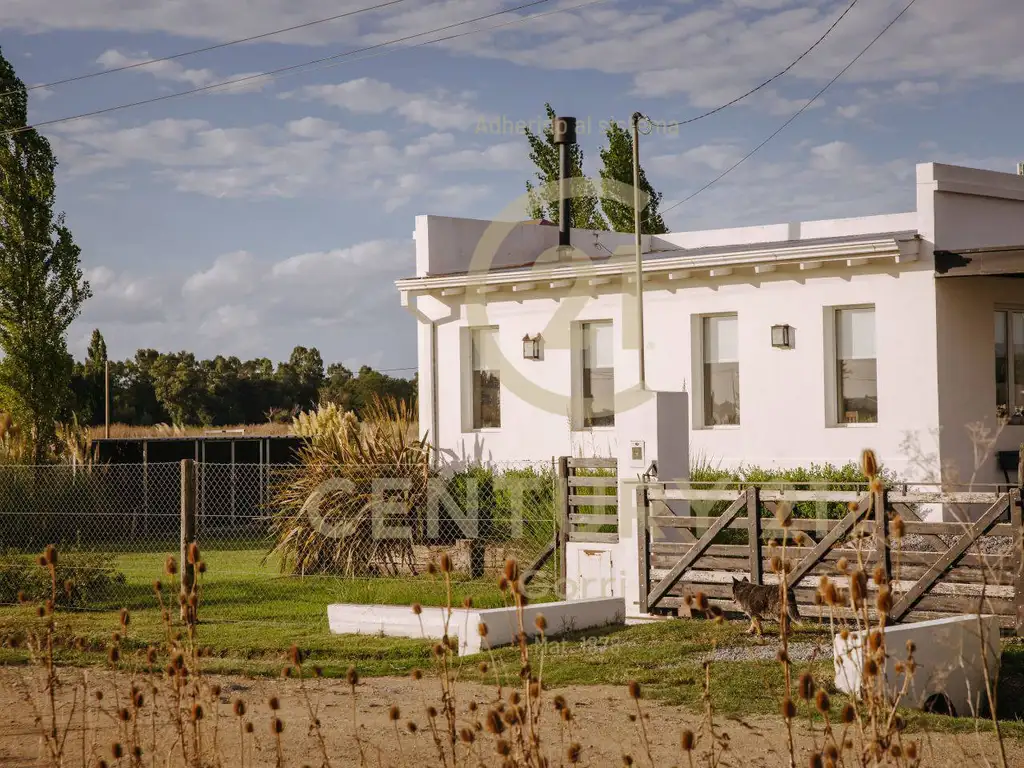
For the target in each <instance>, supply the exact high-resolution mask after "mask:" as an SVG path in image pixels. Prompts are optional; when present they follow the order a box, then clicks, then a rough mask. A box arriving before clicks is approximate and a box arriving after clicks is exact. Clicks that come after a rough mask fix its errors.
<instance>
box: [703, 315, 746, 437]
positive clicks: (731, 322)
mask: <svg viewBox="0 0 1024 768" xmlns="http://www.w3.org/2000/svg"><path fill="white" fill-rule="evenodd" d="M738 326H739V321H738V319H737V317H736V315H716V316H710V317H705V318H702V321H701V348H702V349H703V363H704V367H703V371H702V375H703V379H704V382H703V384H704V426H705V427H719V426H723V425H732V426H735V425H738V424H739V423H740V359H739V343H738V339H737V331H738Z"/></svg>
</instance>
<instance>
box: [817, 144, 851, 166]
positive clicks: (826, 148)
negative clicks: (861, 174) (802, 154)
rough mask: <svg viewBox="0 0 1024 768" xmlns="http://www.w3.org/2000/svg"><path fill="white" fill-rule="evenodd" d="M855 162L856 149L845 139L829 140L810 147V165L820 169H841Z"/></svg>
mask: <svg viewBox="0 0 1024 768" xmlns="http://www.w3.org/2000/svg"><path fill="white" fill-rule="evenodd" d="M856 162H857V151H856V150H855V149H854V148H853V146H852V145H850V144H848V143H847V142H845V141H830V142H829V143H828V144H821V145H820V146H817V147H812V148H811V167H812V168H815V169H817V170H820V171H843V170H846V169H849V168H850V167H851V166H852V165H853V164H854V163H856Z"/></svg>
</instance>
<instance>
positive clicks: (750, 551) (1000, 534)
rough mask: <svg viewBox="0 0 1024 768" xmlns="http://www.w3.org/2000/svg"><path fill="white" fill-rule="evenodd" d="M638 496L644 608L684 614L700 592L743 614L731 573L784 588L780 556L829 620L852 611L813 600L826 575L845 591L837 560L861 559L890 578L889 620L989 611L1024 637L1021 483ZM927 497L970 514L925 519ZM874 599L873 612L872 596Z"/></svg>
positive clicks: (807, 601)
mask: <svg viewBox="0 0 1024 768" xmlns="http://www.w3.org/2000/svg"><path fill="white" fill-rule="evenodd" d="M638 496H639V504H638V516H639V521H638V522H639V526H638V530H639V531H641V532H642V535H641V536H640V538H639V539H638V561H639V562H638V567H639V569H640V584H641V594H640V610H641V611H642V612H647V611H650V612H652V613H659V612H660V613H665V612H671V611H675V612H676V613H677V614H679V615H685V614H687V613H688V609H689V606H690V605H691V604H692V603H693V600H694V598H695V597H696V595H697V594H698V593H703V595H704V596H705V597H707V598H708V600H709V602H710V603H712V604H717V605H719V606H720V607H721V608H722V609H723V610H727V611H735V610H737V608H736V606H735V604H734V603H733V601H732V579H733V578H743V577H747V578H750V580H751V581H753V582H755V583H759V584H772V583H775V584H777V583H778V581H779V577H778V576H777V574H776V571H777V570H778V566H779V564H780V561H781V562H784V563H785V565H784V566H783V568H791V570H789V573H788V576H787V582H788V584H789V585H790V586H791V587H793V588H794V593H795V595H796V598H797V603H798V606H799V609H800V613H801V615H803V616H812V617H813V616H818V617H822V618H827V617H828V616H829V613H830V611H831V612H832V615H833V616H836V617H837V618H840V617H842V618H848V617H850V616H851V615H852V614H851V612H850V610H849V609H848V608H845V609H844V608H840V609H835V608H829V607H827V606H823V605H820V604H818V603H817V601H816V600H815V594H816V592H817V587H818V583H819V580H820V578H821V576H822V575H824V574H827V575H828V576H829V577H830V578H832V580H833V582H834V583H835V585H836V586H837V587H838V588H840V589H843V588H846V587H848V579H847V578H845V577H843V576H842V574H840V573H839V570H838V568H837V566H838V564H839V561H840V560H841V559H844V558H845V560H846V562H847V563H849V570H851V571H852V570H853V569H855V568H857V567H859V565H860V564H863V566H864V567H865V568H866V570H867V572H868V574H869V584H870V587H869V589H870V590H876V589H877V586H876V585H875V584H874V580H873V578H871V576H873V575H874V574H875V572H876V571H877V570H880V571H881V573H880V574H879V576H880V578H881V579H882V580H883V583H889V584H891V586H892V589H893V598H894V605H893V608H892V610H891V612H890V614H889V619H890V621H895V622H899V621H908V620H913V621H917V620H924V619H927V618H938V617H941V616H949V615H955V614H960V613H976V612H979V611H981V612H983V613H994V614H997V615H998V616H999V617H1000V621H1001V624H1002V625H1003V626H1004V627H1006V628H1013V629H1015V630H1016V631H1017V633H1018V634H1024V599H1022V598H1024V580H1022V566H1024V562H1022V546H1024V540H1022V530H1024V529H1022V521H1021V507H1020V491H1019V490H1018V489H1016V488H1012V489H1008V490H1007V489H999V490H994V491H991V492H972V493H966V492H965V493H956V492H940V491H935V492H912V491H908V490H907V489H905V488H904V489H902V490H901V489H885V490H882V491H879V492H874V493H872V492H870V491H869V489H868V488H867V487H861V488H853V489H850V490H839V491H835V490H828V491H825V490H821V491H817V490H800V491H794V490H773V489H768V488H763V487H759V486H756V485H750V486H746V487H742V488H739V489H735V490H724V489H707V490H705V489H696V488H673V487H670V486H667V485H665V484H647V485H645V486H643V488H642V492H641V493H640V494H638ZM783 504H785V505H791V506H790V508H791V509H793V510H794V514H793V515H792V516H791V517H790V518H789V524H788V525H786V526H783V524H782V523H781V522H780V519H779V518H778V517H777V516H776V513H777V512H778V511H779V506H780V505H783ZM921 504H943V505H956V507H957V508H958V509H964V510H966V509H972V513H968V514H965V515H963V517H962V519H964V520H965V522H962V523H961V522H925V521H923V520H922V519H921V515H920V513H919V512H918V507H919V505H921ZM669 505H672V506H673V507H676V509H669V508H668V507H669ZM702 505H704V506H708V505H710V506H711V507H713V508H712V509H711V510H710V514H709V511H708V510H702V509H699V507H701V506H702ZM679 507H683V510H680V509H679ZM686 507H689V510H688V511H687V510H686ZM810 507H813V508H814V509H810ZM979 509H980V510H981V511H980V512H973V510H979ZM684 512H688V513H686V514H684ZM896 514H898V515H899V516H900V518H901V519H902V521H903V525H902V527H903V533H902V536H901V537H895V536H894V535H893V532H892V530H891V528H892V520H893V518H894V516H895V515H896ZM783 517H785V515H783ZM783 541H784V542H785V543H784V545H781V542H783ZM773 562H774V563H775V567H774V568H773ZM869 604H870V605H871V606H872V611H873V610H874V608H873V606H874V600H873V599H870V600H869Z"/></svg>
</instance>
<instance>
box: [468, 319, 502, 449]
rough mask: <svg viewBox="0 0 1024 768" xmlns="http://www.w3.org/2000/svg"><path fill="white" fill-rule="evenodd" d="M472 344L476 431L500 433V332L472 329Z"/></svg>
mask: <svg viewBox="0 0 1024 768" xmlns="http://www.w3.org/2000/svg"><path fill="white" fill-rule="evenodd" d="M470 344H471V346H472V352H471V355H472V361H473V382H472V393H473V394H472V398H473V399H472V408H473V420H472V424H473V429H497V428H499V427H500V426H501V374H500V372H499V365H498V360H499V359H500V355H499V353H498V329H497V328H473V329H471V331H470Z"/></svg>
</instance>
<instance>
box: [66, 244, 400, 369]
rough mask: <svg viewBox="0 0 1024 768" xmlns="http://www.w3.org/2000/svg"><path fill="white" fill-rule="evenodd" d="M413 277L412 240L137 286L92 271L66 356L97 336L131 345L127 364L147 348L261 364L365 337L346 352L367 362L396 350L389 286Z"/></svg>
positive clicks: (226, 258)
mask: <svg viewBox="0 0 1024 768" xmlns="http://www.w3.org/2000/svg"><path fill="white" fill-rule="evenodd" d="M414 271H415V251H414V248H413V243H412V241H411V240H370V241H366V242H361V243H356V244H354V245H351V246H348V247H342V248H334V249H330V250H325V251H310V252H305V253H300V254H297V255H293V256H284V257H278V258H276V260H275V259H274V258H273V256H272V255H271V254H260V257H259V258H257V256H256V255H255V254H252V253H249V252H247V251H241V250H240V251H234V252H231V253H226V254H222V255H220V256H217V257H216V258H214V259H213V260H212V261H211V262H210V263H209V264H208V265H207V266H205V267H204V268H201V269H198V270H196V271H194V272H193V273H192V274H190V275H184V276H183V275H173V274H164V275H160V276H159V277H158V276H156V275H151V276H150V277H147V278H145V279H141V278H138V277H135V276H132V275H130V274H127V273H124V272H120V271H117V270H114V269H111V268H110V267H108V266H96V267H92V268H90V269H89V270H87V274H86V277H87V279H89V280H90V281H91V282H92V287H93V292H94V294H95V297H94V298H93V299H91V300H90V301H88V302H86V304H85V307H84V312H83V316H82V318H81V319H79V320H78V321H76V323H75V327H74V328H73V329H72V334H71V335H72V338H73V339H75V342H74V345H73V346H74V349H75V351H76V352H77V353H78V354H81V352H80V351H79V350H80V349H84V346H85V344H87V342H88V338H87V334H88V333H89V331H91V330H92V328H94V327H99V328H100V329H101V330H102V331H103V333H104V335H105V336H107V340H108V343H111V341H112V339H131V341H130V342H128V341H126V342H123V343H125V344H128V345H130V351H125V352H124V354H132V353H133V352H134V349H135V348H136V347H138V346H148V347H154V348H159V349H163V350H165V351H166V350H168V349H180V348H182V347H186V348H188V349H190V350H193V351H195V352H196V354H199V355H214V354H239V355H265V354H267V351H268V349H269V348H274V347H276V348H280V349H291V347H293V346H294V345H295V344H300V343H302V344H307V345H309V344H312V343H314V341H313V340H315V338H316V337H315V334H313V333H311V329H313V328H319V329H330V333H331V334H333V337H332V338H334V339H336V338H337V337H338V335H339V334H345V335H346V338H348V335H349V334H350V333H351V330H352V329H353V328H361V329H363V330H362V331H361V333H362V334H363V337H360V336H358V335H353V336H352V338H351V339H350V340H349V343H347V344H346V348H347V349H352V350H357V351H359V352H360V353H361V354H367V355H368V354H370V353H371V352H379V351H380V345H381V344H382V343H384V344H391V345H393V346H395V347H397V348H399V349H401V348H403V339H401V338H399V339H396V338H393V337H392V336H390V335H389V334H391V331H389V330H388V329H394V328H395V327H396V325H397V326H400V325H401V319H402V317H403V316H402V314H401V311H400V310H399V309H398V307H397V299H396V295H395V291H394V280H395V279H397V278H398V277H402V276H406V275H409V274H412V273H413V272H414ZM396 316H397V318H398V320H397V321H396ZM140 327H144V328H145V330H144V334H143V335H142V336H141V337H140V335H139V329H140ZM366 329H369V330H366ZM367 334H369V335H367ZM408 338H409V339H410V340H411V339H413V338H414V335H410V336H409V337H408ZM311 339H312V340H311ZM371 339H372V340H371ZM114 354H121V352H116V353H114ZM410 354H411V352H410ZM364 359H365V358H364Z"/></svg>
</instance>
